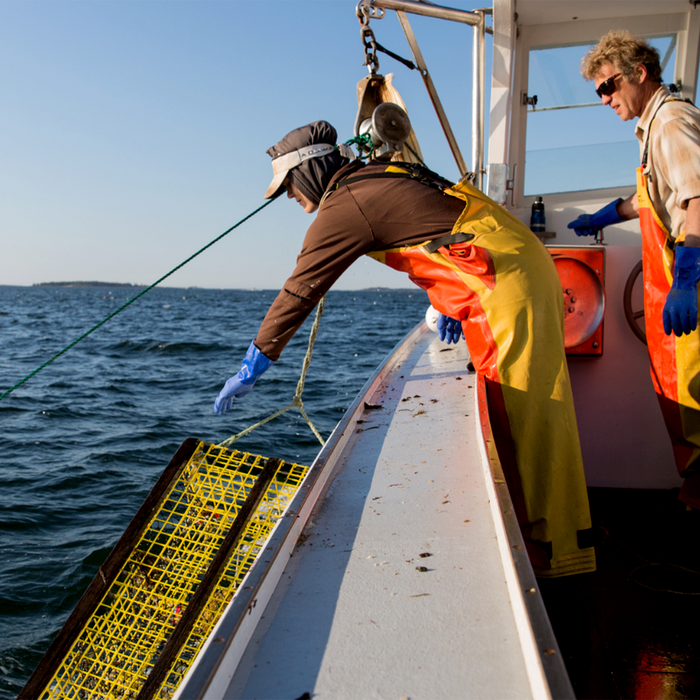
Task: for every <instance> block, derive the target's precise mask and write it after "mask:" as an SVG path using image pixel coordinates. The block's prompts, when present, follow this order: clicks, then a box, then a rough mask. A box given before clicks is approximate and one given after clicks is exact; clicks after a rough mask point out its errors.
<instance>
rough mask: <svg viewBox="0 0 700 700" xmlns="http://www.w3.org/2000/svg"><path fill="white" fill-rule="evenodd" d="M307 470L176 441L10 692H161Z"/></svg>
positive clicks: (165, 694)
mask: <svg viewBox="0 0 700 700" xmlns="http://www.w3.org/2000/svg"><path fill="white" fill-rule="evenodd" d="M307 471H308V467H305V466H301V465H298V464H293V463H288V462H282V461H281V460H279V459H275V458H272V459H266V458H265V457H262V456H260V455H253V454H250V453H246V452H239V451H229V450H227V449H225V448H223V447H220V446H216V445H211V444H208V443H204V442H201V441H199V440H196V439H194V438H188V439H187V440H185V442H183V444H182V445H181V446H180V448H179V449H178V451H177V452H176V454H175V455H174V456H173V458H172V460H171V461H170V464H169V465H168V466H167V467H166V469H165V471H164V472H163V474H162V476H161V477H160V479H159V480H158V482H157V483H156V485H155V487H154V488H153V490H152V491H151V493H150V494H149V496H148V497H147V498H146V500H145V501H144V503H143V505H142V506H141V508H140V509H139V511H138V513H137V514H136V516H135V517H134V519H133V520H132V522H131V523H130V525H129V526H128V527H127V529H126V531H125V532H124V534H123V535H122V537H121V539H120V540H119V542H118V543H117V545H116V546H115V548H114V549H113V551H112V553H111V554H110V555H109V557H108V558H107V560H106V561H105V563H104V564H103V565H102V566H101V567H100V569H99V571H98V573H97V575H96V576H95V578H94V580H93V581H92V583H91V584H90V586H89V587H88V589H87V591H86V592H85V594H84V595H83V597H82V598H81V600H80V601H79V602H78V605H77V606H76V608H75V610H74V611H73V613H72V614H71V616H70V617H69V618H68V620H67V621H66V623H65V624H64V626H63V628H62V629H61V631H60V632H59V634H58V636H57V637H56V639H54V641H53V643H52V644H51V646H50V647H49V649H48V651H47V652H46V654H45V656H44V658H43V659H42V661H41V662H40V663H39V665H38V666H37V668H36V670H35V671H34V673H33V674H32V676H31V678H30V679H29V681H28V682H27V684H26V685H25V687H24V688H23V690H22V691H21V693H20V694H19V696H18V699H19V700H22V699H29V698H31V699H35V698H41V699H42V700H44V699H45V700H49V699H50V700H53V699H54V698H55V699H58V698H79V699H80V700H88V699H90V700H97V699H98V698H100V699H101V698H105V699H110V700H112V699H114V700H122V699H127V698H137V699H138V700H142V699H145V698H171V697H172V696H173V694H174V692H175V690H176V689H177V686H178V684H179V683H180V681H181V680H182V678H183V677H184V675H185V673H186V672H187V670H188V669H189V667H190V666H191V664H192V662H193V661H194V659H195V657H196V656H197V653H198V652H199V650H200V649H201V647H202V645H203V644H204V641H205V640H206V638H207V636H208V635H209V633H210V632H211V631H212V629H213V628H214V626H215V625H216V623H217V621H218V619H219V617H220V616H221V614H222V612H223V611H224V609H225V607H226V606H227V605H228V603H229V602H230V601H231V599H232V598H233V595H234V593H235V592H236V590H237V589H238V587H239V586H240V583H241V581H242V580H243V578H244V577H245V575H246V573H247V572H248V570H249V569H250V567H251V565H252V564H253V562H254V561H255V558H256V556H257V554H258V553H259V552H260V550H261V548H262V546H263V544H264V542H265V540H266V539H267V537H268V536H269V534H270V532H271V531H272V529H273V528H274V525H275V523H276V522H277V521H278V520H279V519H280V518H281V517H282V515H283V514H284V510H285V508H286V506H287V505H288V504H289V502H290V501H291V499H292V497H293V496H294V494H295V492H296V490H297V489H298V487H299V486H300V485H301V483H302V481H303V479H304V476H305V475H306V473H307Z"/></svg>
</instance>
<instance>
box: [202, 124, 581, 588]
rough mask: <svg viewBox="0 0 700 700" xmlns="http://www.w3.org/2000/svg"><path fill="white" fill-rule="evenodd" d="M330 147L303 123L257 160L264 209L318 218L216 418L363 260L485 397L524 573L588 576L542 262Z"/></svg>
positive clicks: (560, 331)
mask: <svg viewBox="0 0 700 700" xmlns="http://www.w3.org/2000/svg"><path fill="white" fill-rule="evenodd" d="M336 138H337V134H336V131H335V129H334V128H333V127H332V126H331V125H330V124H328V123H327V122H323V121H320V122H314V123H313V124H309V125H307V126H303V127H301V128H299V129H295V130H294V131H292V132H290V133H289V134H287V136H285V137H284V138H283V139H282V140H281V141H280V142H279V143H277V144H276V145H275V146H273V147H272V148H270V149H269V150H268V153H269V154H270V155H271V156H272V171H273V174H274V177H273V180H272V183H271V184H270V187H269V188H268V191H267V192H266V194H265V196H266V197H274V196H276V195H278V194H280V193H281V192H284V191H285V190H286V192H287V196H288V197H289V198H290V199H294V200H296V201H297V202H298V203H299V204H300V205H301V206H302V208H303V209H304V211H306V212H308V213H314V212H318V213H317V215H316V218H315V220H314V221H313V223H312V224H311V226H310V227H309V230H308V231H307V233H306V237H305V239H304V243H303V246H302V249H301V252H300V254H299V257H298V258H297V265H296V269H295V270H294V272H293V273H292V275H291V276H290V277H289V279H288V280H287V281H286V282H285V284H284V287H283V289H282V291H281V292H280V294H279V296H278V297H277V298H276V299H275V301H274V302H273V303H272V306H271V307H270V309H269V311H268V312H267V315H266V316H265V318H264V320H263V322H262V325H261V326H260V330H259V331H258V334H257V337H256V338H255V340H254V341H253V342H252V343H251V344H250V347H249V349H248V354H247V355H246V358H245V359H244V361H243V365H242V367H241V369H240V371H239V372H238V374H236V375H235V376H233V377H231V378H230V379H229V380H228V381H227V382H226V385H225V386H224V388H223V389H222V390H221V392H220V393H219V396H218V397H217V399H216V403H215V408H214V410H215V411H216V412H217V413H224V412H225V411H227V410H229V409H230V408H231V407H232V405H233V403H234V401H235V400H236V398H239V397H241V396H244V395H245V394H246V393H248V392H249V391H250V390H251V389H252V387H253V384H254V383H255V381H256V380H257V378H258V377H259V376H260V375H261V374H262V373H263V372H264V371H266V370H267V369H268V368H269V367H270V366H271V365H272V363H273V362H274V361H276V360H277V359H278V358H279V356H280V353H281V352H282V350H283V349H284V347H285V345H286V344H287V342H288V341H289V339H290V338H291V337H292V336H293V334H294V333H295V332H296V331H297V330H298V329H299V327H300V326H301V324H302V323H303V322H304V319H306V317H307V316H308V315H309V314H310V313H311V310H312V309H313V308H314V306H315V305H316V304H317V303H318V302H319V301H320V300H321V298H322V297H323V296H324V295H325V294H326V292H327V291H328V290H329V289H330V287H331V286H332V285H333V283H334V282H335V281H336V280H337V279H338V278H339V277H340V275H341V274H342V273H343V272H344V271H345V270H346V269H347V268H348V267H350V265H351V264H352V263H353V262H354V261H355V260H357V259H358V258H360V257H361V256H363V255H369V256H371V257H373V258H375V259H376V260H378V261H379V262H382V263H384V264H386V265H389V266H390V267H393V268H394V269H397V270H400V271H402V272H406V273H408V275H409V278H410V279H411V281H413V282H414V283H415V284H417V285H418V286H419V287H421V288H423V289H425V290H426V291H427V293H428V296H429V298H430V301H431V303H432V305H433V306H434V307H435V309H437V310H438V312H440V313H442V314H443V315H444V316H447V317H449V318H451V319H455V321H456V322H458V323H461V327H462V330H463V332H464V337H465V339H466V341H467V344H468V345H469V350H470V354H471V358H472V362H473V363H474V367H475V369H476V371H477V372H479V373H480V374H481V375H482V376H483V377H484V378H485V380H486V383H487V387H488V392H489V406H490V408H491V415H492V420H493V425H494V435H495V436H496V444H497V447H498V451H499V456H500V458H501V462H502V464H503V468H504V472H505V473H506V479H507V481H508V485H509V488H510V492H511V496H512V498H513V502H514V506H515V512H516V515H517V517H518V522H519V524H520V527H521V529H522V532H523V537H524V539H525V543H526V546H527V548H528V554H529V555H530V558H531V561H532V562H533V564H534V565H535V567H536V570H537V573H538V574H539V575H541V576H565V575H568V574H575V573H582V572H586V571H593V570H594V569H595V553H594V550H593V547H592V546H591V545H592V542H591V521H590V513H589V509H588V495H587V493H586V483H585V477H584V473H583V460H582V457H581V449H580V446H579V437H578V429H577V425H576V415H575V412H574V404H573V397H572V394H571V386H570V384H569V373H568V368H567V364H566V357H565V354H564V327H563V326H564V324H563V306H562V293H561V283H560V281H559V277H558V275H557V272H556V269H555V267H554V263H553V262H552V258H551V256H550V255H549V253H548V252H547V251H546V249H545V248H544V246H543V245H542V244H541V243H540V242H539V241H538V240H537V238H536V237H535V236H534V234H533V233H532V232H531V231H530V230H529V229H528V228H527V227H526V226H525V225H524V224H523V223H522V222H520V221H518V220H517V219H516V218H515V217H513V216H512V215H511V214H509V213H508V212H507V211H505V210H504V209H502V208H501V207H499V206H498V205H497V204H496V203H495V202H493V201H491V200H490V199H489V198H488V197H486V195H484V194H483V192H480V191H479V190H477V189H476V188H475V187H473V186H472V185H470V184H469V183H468V182H466V181H462V182H460V183H458V184H456V185H452V183H449V182H447V181H445V180H443V179H442V178H440V177H439V176H437V175H435V173H431V172H430V171H429V170H427V168H421V167H420V166H414V165H411V164H409V163H399V162H391V163H380V162H376V161H374V162H370V163H367V164H364V163H362V162H360V161H357V160H353V161H351V160H349V159H348V158H347V157H346V153H345V152H344V149H343V145H342V144H341V146H338V145H336ZM390 322H391V319H389V318H387V323H390ZM452 332H454V329H453V330H452ZM455 339H456V338H455Z"/></svg>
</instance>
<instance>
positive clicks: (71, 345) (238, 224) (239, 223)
mask: <svg viewBox="0 0 700 700" xmlns="http://www.w3.org/2000/svg"><path fill="white" fill-rule="evenodd" d="M274 201H275V200H274V199H271V200H269V201H267V202H265V204H263V205H262V206H259V207H258V208H257V209H256V210H255V211H253V212H251V213H250V214H248V216H246V217H244V218H243V219H241V220H240V221H239V222H238V223H237V224H234V225H233V226H231V228H229V229H227V230H226V231H224V232H223V233H222V234H221V235H219V236H217V237H216V238H215V239H214V240H213V241H211V242H209V243H207V244H206V245H205V246H204V247H203V248H200V249H199V250H198V251H197V252H196V253H194V254H193V255H190V257H189V258H187V260H184V261H183V262H181V263H180V264H179V265H178V266H177V267H174V268H173V269H172V270H170V272H168V273H167V274H165V275H163V276H162V277H161V278H160V279H158V280H156V281H155V282H154V283H153V284H152V285H150V287H146V289H143V290H142V291H140V292H139V293H138V294H137V295H136V296H135V297H134V298H133V299H129V301H127V302H126V304H123V305H122V306H120V307H119V308H118V309H117V310H116V311H114V312H112V313H111V314H110V315H109V316H107V318H105V319H103V320H102V321H100V322H99V323H98V324H96V325H94V326H93V327H92V328H91V329H90V330H89V331H87V332H86V333H83V334H82V335H81V336H80V337H79V338H76V339H75V340H74V341H73V342H72V343H71V344H70V345H68V346H67V347H65V348H63V350H61V351H60V352H57V353H56V354H55V355H54V356H53V357H52V358H51V359H50V360H47V361H46V362H44V364H43V365H41V366H40V367H37V368H36V369H35V370H34V371H33V372H31V373H30V374H28V375H27V376H26V377H25V378H24V379H22V380H20V381H19V382H17V384H15V385H14V386H13V387H11V388H9V389H8V390H7V391H6V392H5V393H4V394H3V395H2V396H0V401H2V400H3V399H4V398H5V397H6V396H9V395H10V394H11V393H12V392H13V391H14V390H15V389H17V388H18V387H20V386H22V384H24V383H25V382H26V381H28V380H29V379H31V378H32V377H33V376H34V375H35V374H38V373H39V372H41V370H42V369H44V367H48V366H49V365H50V364H51V363H52V362H54V361H55V360H57V359H58V358H59V357H61V355H63V354H65V353H66V352H68V351H69V350H70V349H71V348H72V347H74V346H75V345H77V344H78V343H79V342H80V341H81V340H83V339H85V338H87V337H88V336H89V335H90V333H92V332H93V331H96V330H97V329H98V328H99V327H100V326H103V325H104V324H105V323H107V321H109V320H110V319H112V318H114V317H115V316H116V315H117V314H118V313H120V312H121V311H123V310H124V309H125V308H126V307H127V306H129V304H133V303H134V302H135V301H136V300H137V299H138V298H140V297H142V296H143V295H144V294H145V293H146V292H149V291H150V290H151V289H153V287H155V286H157V285H159V284H160V283H161V282H162V281H163V280H164V279H166V278H168V277H170V275H172V274H173V273H174V272H177V270H179V269H180V268H181V267H184V266H185V265H186V264H187V263H188V262H190V260H193V259H194V258H196V257H197V256H198V255H199V254H200V253H203V252H204V251H205V250H206V249H207V248H210V247H211V246H213V245H214V243H217V242H218V241H220V240H221V239H222V238H223V237H224V236H226V235H227V234H229V233H231V231H233V230H234V229H235V228H238V227H239V226H240V225H241V224H243V223H245V222H246V221H248V219H251V218H252V217H253V216H255V215H256V214H257V213H258V212H259V211H262V210H263V209H264V208H265V207H266V206H267V205H268V204H271V203H272V202H274Z"/></svg>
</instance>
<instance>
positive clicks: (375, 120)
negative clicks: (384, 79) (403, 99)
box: [357, 102, 411, 160]
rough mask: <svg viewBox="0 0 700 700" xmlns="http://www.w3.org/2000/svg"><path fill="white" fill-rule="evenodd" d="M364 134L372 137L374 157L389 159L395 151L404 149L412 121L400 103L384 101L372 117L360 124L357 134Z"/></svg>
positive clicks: (376, 108)
mask: <svg viewBox="0 0 700 700" xmlns="http://www.w3.org/2000/svg"><path fill="white" fill-rule="evenodd" d="M364 134H367V135H368V136H369V137H370V140H371V142H372V146H374V150H373V151H372V157H373V158H375V159H377V160H380V159H382V160H388V159H389V158H390V157H391V156H392V155H393V154H394V153H397V152H399V151H402V150H403V147H404V143H405V142H406V139H407V138H408V137H409V136H410V135H411V121H410V119H409V118H408V114H406V112H405V111H404V110H403V109H401V107H399V105H397V104H394V103H393V102H382V103H381V104H379V105H377V107H375V109H374V111H373V112H372V117H371V118H368V119H365V120H363V121H362V123H361V124H360V127H359V129H358V133H357V135H358V136H362V135H364ZM368 151H369V147H368Z"/></svg>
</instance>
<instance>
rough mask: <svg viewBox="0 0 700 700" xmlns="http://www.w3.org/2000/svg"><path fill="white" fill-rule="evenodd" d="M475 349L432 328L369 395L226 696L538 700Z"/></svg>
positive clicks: (413, 699)
mask: <svg viewBox="0 0 700 700" xmlns="http://www.w3.org/2000/svg"><path fill="white" fill-rule="evenodd" d="M466 361H467V356H466V349H465V347H464V344H463V341H462V345H461V346H459V348H458V349H457V350H454V349H450V350H446V346H445V345H443V344H442V343H440V342H439V341H438V340H437V338H436V337H435V336H429V337H428V339H427V340H426V341H425V342H421V343H418V344H417V346H416V349H415V350H414V351H413V352H412V353H411V354H410V355H409V356H408V357H407V358H406V360H405V361H404V363H403V364H401V365H399V367H398V369H397V370H395V372H394V373H393V375H392V376H391V377H390V378H389V381H388V383H387V382H385V383H384V384H383V385H382V386H381V387H380V388H379V389H378V390H377V392H376V393H375V394H374V395H373V396H371V397H368V399H367V404H368V406H366V408H365V412H364V415H363V416H362V419H361V422H360V423H358V425H357V426H356V428H355V432H354V434H353V436H352V438H351V439H350V440H349V441H348V443H347V445H346V447H345V449H344V453H343V456H342V458H341V461H340V466H339V471H338V472H337V474H336V476H335V478H334V480H333V482H332V483H331V485H330V488H329V490H328V492H327V494H326V496H325V498H324V500H323V502H322V504H321V506H320V508H319V510H318V512H317V513H316V515H315V516H313V517H312V524H311V526H310V527H307V529H306V530H305V533H304V536H303V537H302V541H301V543H300V545H299V546H298V547H297V548H296V550H295V552H294V554H293V556H292V557H291V559H290V560H289V564H288V566H287V568H286V570H285V572H284V574H283V575H282V578H281V581H280V585H279V586H278V589H277V591H276V592H275V594H274V595H273V598H272V600H271V602H270V603H269V605H268V608H267V609H266V610H265V613H264V615H263V619H262V621H261V623H260V625H259V626H258V629H257V630H256V632H255V634H254V636H253V639H252V641H251V642H250V644H249V645H248V649H247V651H246V653H245V655H244V657H243V660H242V662H241V664H240V665H239V668H238V671H237V673H236V675H235V676H234V678H233V681H232V683H231V686H230V687H229V691H228V694H227V696H226V697H230V698H234V697H235V698H261V699H262V698H280V697H288V698H295V697H300V696H302V695H303V694H304V693H309V694H310V696H312V697H314V698H318V699H322V698H385V697H388V698H401V697H407V698H412V700H418V699H419V698H435V697H445V698H447V697H459V698H518V699H522V698H527V697H530V695H531V691H530V685H529V681H528V676H527V671H526V667H525V662H524V660H523V653H522V649H521V646H520V642H519V638H518V631H517V627H516V622H515V619H514V614H513V610H512V607H511V604H510V598H509V595H508V590H507V587H506V581H505V574H504V566H503V563H502V560H501V554H500V552H499V546H498V541H497V534H496V529H495V527H494V522H493V514H492V507H491V504H490V502H489V492H488V490H487V487H486V482H485V476H484V469H483V467H482V463H481V459H480V456H479V446H478V440H479V437H478V433H477V430H476V425H475V424H476V421H475V418H476V416H475V415H474V413H475V403H474V392H475V391H476V377H475V375H474V374H470V373H469V372H468V371H467V369H466Z"/></svg>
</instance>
